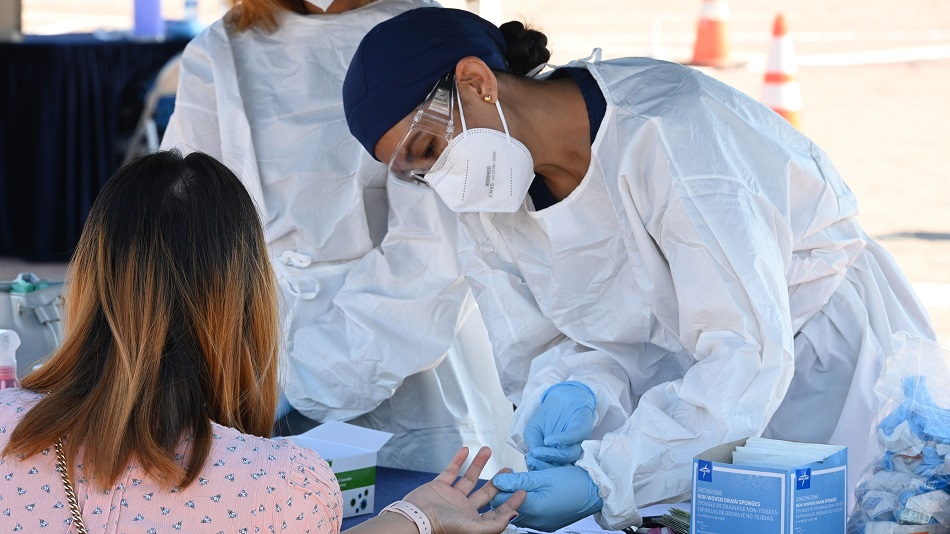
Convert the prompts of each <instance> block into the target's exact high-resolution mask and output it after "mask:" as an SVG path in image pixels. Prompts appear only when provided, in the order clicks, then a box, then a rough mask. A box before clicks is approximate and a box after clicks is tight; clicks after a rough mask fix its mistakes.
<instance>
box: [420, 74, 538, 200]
mask: <svg viewBox="0 0 950 534" xmlns="http://www.w3.org/2000/svg"><path fill="white" fill-rule="evenodd" d="M456 94H458V92H457V91H456ZM457 98H458V103H459V116H460V117H461V119H462V133H461V134H459V135H457V136H455V138H453V139H452V141H451V142H449V144H448V146H446V147H445V150H443V151H442V154H441V155H440V156H439V159H438V160H436V162H435V164H434V165H433V166H432V168H431V169H429V171H428V172H426V173H425V182H426V183H427V184H429V186H430V187H432V188H433V189H435V192H436V194H438V195H439V198H441V199H442V201H443V202H445V204H446V206H448V207H449V209H451V210H452V211H454V212H459V213H462V212H501V213H513V212H516V211H518V209H520V208H521V205H522V204H524V200H525V196H526V195H527V194H528V188H529V187H530V186H531V181H532V180H534V159H532V157H531V153H530V152H528V147H526V146H524V144H522V143H521V142H520V141H518V140H517V139H515V138H513V137H511V135H509V134H508V123H507V122H505V114H504V113H502V111H501V104H500V103H499V102H498V101H497V100H496V101H495V109H497V110H498V115H499V116H500V117H501V124H502V126H503V127H504V128H505V131H504V133H502V132H499V131H497V130H492V129H490V128H472V129H471V130H468V129H466V126H465V113H464V112H463V111H462V99H461V98H460V97H457Z"/></svg>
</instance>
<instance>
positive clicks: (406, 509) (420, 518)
mask: <svg viewBox="0 0 950 534" xmlns="http://www.w3.org/2000/svg"><path fill="white" fill-rule="evenodd" d="M386 512H396V513H397V514H400V515H403V516H405V517H406V518H407V519H409V520H410V521H412V522H413V523H415V524H416V528H418V529H419V534H432V525H431V524H430V523H429V518H428V517H426V514H425V513H423V511H422V510H420V509H419V508H417V507H416V505H414V504H412V503H410V502H406V501H396V502H394V503H392V504H390V505H389V506H387V507H385V508H383V509H382V510H380V511H379V513H380V515H382V514H384V513H386Z"/></svg>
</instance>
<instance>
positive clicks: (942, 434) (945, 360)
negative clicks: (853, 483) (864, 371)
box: [848, 333, 950, 534]
mask: <svg viewBox="0 0 950 534" xmlns="http://www.w3.org/2000/svg"><path fill="white" fill-rule="evenodd" d="M899 337H900V346H899V348H898V350H897V351H896V352H895V353H894V355H892V356H890V357H889V358H888V359H887V361H886V362H885V365H884V371H883V372H882V373H881V377H880V378H879V379H878V382H877V384H876V385H875V387H874V391H875V393H876V394H877V396H878V399H879V400H880V406H879V412H878V413H879V417H878V420H877V424H876V425H875V426H874V428H873V429H872V431H873V432H872V434H873V436H872V437H871V440H872V442H873V445H872V447H876V449H874V450H876V453H873V456H874V458H875V460H874V461H873V462H872V463H871V465H869V466H868V467H867V468H866V469H865V470H864V471H863V472H862V473H861V475H860V479H859V481H858V485H857V487H856V488H855V492H854V497H855V507H854V509H853V510H852V512H851V516H850V518H849V520H848V534H910V533H914V534H917V533H922V534H944V533H950V491H948V490H950V349H948V348H947V347H942V346H940V345H938V344H936V343H932V342H929V341H926V340H923V339H921V338H918V337H916V336H911V335H909V334H904V333H901V334H899Z"/></svg>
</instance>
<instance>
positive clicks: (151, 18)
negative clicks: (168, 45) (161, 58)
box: [132, 0, 165, 41]
mask: <svg viewBox="0 0 950 534" xmlns="http://www.w3.org/2000/svg"><path fill="white" fill-rule="evenodd" d="M132 36H133V37H134V38H135V39H138V40H142V41H160V40H162V39H164V38H165V20H164V19H162V1H161V0H135V26H134V28H133V30H132Z"/></svg>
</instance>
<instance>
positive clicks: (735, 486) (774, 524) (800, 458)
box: [690, 438, 848, 534]
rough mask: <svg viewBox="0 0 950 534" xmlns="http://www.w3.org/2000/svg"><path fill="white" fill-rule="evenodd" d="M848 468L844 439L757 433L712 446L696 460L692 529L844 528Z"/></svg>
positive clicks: (730, 532)
mask: <svg viewBox="0 0 950 534" xmlns="http://www.w3.org/2000/svg"><path fill="white" fill-rule="evenodd" d="M747 442H748V443H749V447H747ZM771 447H774V448H771ZM749 451H752V452H751V453H750V452H749ZM847 469H848V450H847V447H844V446H836V445H819V444H812V443H796V442H788V441H779V440H765V439H763V438H751V439H749V440H745V439H743V440H739V441H735V442H732V443H727V444H725V445H721V446H719V447H714V448H712V449H709V450H708V451H706V452H704V453H702V454H699V455H697V456H696V457H695V458H694V459H693V493H692V496H693V498H692V514H691V516H690V532H691V533H692V534H844V532H845V526H846V524H847V520H848V514H847V503H848V495H847V488H848V483H847V482H848V471H847Z"/></svg>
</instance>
